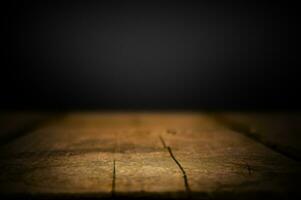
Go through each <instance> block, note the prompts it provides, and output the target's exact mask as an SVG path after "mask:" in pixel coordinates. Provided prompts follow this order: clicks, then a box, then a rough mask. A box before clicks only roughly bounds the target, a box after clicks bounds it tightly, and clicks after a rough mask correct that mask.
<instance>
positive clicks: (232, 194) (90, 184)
mask: <svg viewBox="0 0 301 200" xmlns="http://www.w3.org/2000/svg"><path fill="white" fill-rule="evenodd" d="M250 117H252V115H250ZM2 118H3V116H2ZM4 118H5V117H4ZM17 118H18V115H16V117H15V118H14V117H13V118H11V116H10V120H12V119H13V120H14V121H16V119H17ZM228 119H230V118H228ZM234 119H235V120H234ZM238 119H245V118H244V117H241V118H240V116H235V118H234V117H233V118H231V119H230V120H231V121H229V120H228V121H227V123H223V122H222V121H220V120H217V119H216V117H212V115H207V114H205V113H172V112H171V113H143V112H140V113H138V112H137V113H97V112H94V113H93V112H91V113H87V112H86V113H68V114H66V115H65V117H61V116H60V118H59V117H58V118H57V119H56V120H52V121H49V122H48V123H43V124H42V125H41V126H35V128H31V129H29V130H28V131H27V132H26V133H24V131H23V132H22V134H21V135H20V136H19V137H17V136H16V137H14V139H12V140H7V141H4V142H3V144H2V146H1V150H0V166H1V172H0V194H1V195H2V196H5V197H11V198H19V197H28V198H47V199H48V198H63V199H65V198H75V197H81V198H98V197H103V198H119V197H121V198H133V197H143V198H176V199H177V198H182V199H190V198H191V199H254V198H257V199H258V198H262V199H264V198H267V197H273V198H277V199H287V198H291V197H292V195H299V191H298V189H299V185H298V183H299V180H300V178H301V176H300V175H301V171H300V169H301V168H300V167H301V165H300V161H299V160H298V159H294V157H290V156H287V155H286V154H285V153H282V152H281V151H278V150H277V149H273V148H272V146H269V144H271V143H273V144H274V143H275V144H276V143H277V144H279V145H280V146H282V148H285V146H287V147H290V146H292V147H293V148H294V149H298V148H299V147H300V146H298V145H299V144H300V140H291V139H287V138H295V137H297V138H299V137H300V136H298V135H297V136H296V134H299V133H297V132H296V131H292V130H289V129H287V132H285V130H286V129H285V128H283V131H282V132H281V133H282V135H281V136H278V135H275V137H273V136H272V137H271V135H272V134H273V133H275V134H276V132H277V131H275V132H274V131H273V129H272V128H271V127H272V125H273V124H272V123H271V122H269V123H268V122H266V121H264V119H266V118H264V117H263V118H262V119H260V118H259V117H256V119H257V121H256V123H255V122H254V120H253V121H252V120H243V122H237V121H238ZM248 119H249V118H248ZM5 120H6V121H7V120H9V119H7V118H5ZM232 120H233V121H234V122H235V123H236V124H237V123H243V124H244V125H246V124H248V125H249V124H251V125H250V126H256V127H257V126H258V127H259V125H257V124H265V126H264V125H261V126H260V127H270V128H258V129H260V130H261V131H260V134H262V137H264V138H265V141H264V142H262V141H257V140H256V138H252V137H249V136H248V135H246V134H245V133H243V130H242V131H241V130H240V129H234V128H233V126H230V125H229V123H230V122H231V123H232ZM234 122H233V123H234ZM281 122H283V123H287V122H285V121H281V120H280V121H278V125H277V126H280V125H279V123H281ZM26 123H32V122H30V120H29V121H28V122H26ZM23 124H24V123H23ZM22 126H24V125H22ZM284 126H285V124H284V125H283V126H281V127H284ZM17 129H18V125H17V124H16V125H15V127H14V128H13V129H11V130H12V131H11V134H13V133H16V132H18V130H17ZM3 130H4V129H3ZM5 130H7V129H5ZM284 132H285V133H284ZM5 134H9V131H6V133H5ZM292 134H294V135H292ZM277 137H278V138H277ZM280 137H282V139H281V138H280ZM269 138H271V139H269ZM266 141H268V143H266ZM281 141H283V142H281ZM294 153H295V154H298V150H297V151H294Z"/></svg>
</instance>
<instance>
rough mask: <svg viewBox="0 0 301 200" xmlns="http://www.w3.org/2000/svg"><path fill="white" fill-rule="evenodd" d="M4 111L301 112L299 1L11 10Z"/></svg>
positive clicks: (54, 5) (6, 23)
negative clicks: (203, 110) (174, 110)
mask: <svg viewBox="0 0 301 200" xmlns="http://www.w3.org/2000/svg"><path fill="white" fill-rule="evenodd" d="M2 15H3V16H2V20H3V22H2V28H3V29H4V30H3V31H2V33H4V34H3V36H2V49H3V53H2V55H3V59H2V60H3V62H2V64H1V65H2V67H1V68H2V69H1V86H0V87H1V88H0V89H1V93H0V95H1V100H0V103H1V109H35V110H60V109H217V110H218V109H229V110H230V109H250V110H257V109H272V110H278V109H285V110H286V109H288V110H297V109H299V108H300V97H298V96H299V95H298V93H299V92H300V91H299V90H300V85H299V81H298V79H299V74H298V72H297V68H298V65H297V61H298V60H297V46H298V45H297V39H298V38H299V36H298V34H297V5H296V4H293V3H292V2H288V1H283V2H281V3H276V2H274V3H268V2H262V1H261V2H254V1H250V2H245V1H243V3H242V1H238V2H231V3H230V2H226V1H221V2H217V1H200V2H189V1H183V2H174V1H173V2H172V3H171V2H163V1H160V2H155V1H140V2H134V1H124V2H123V1H120V2H119V1H111V2H105V3H104V2H102V1H72V2H66V1H65V2H64V1H59V2H54V1H50V2H46V1H36V2H35V1H11V2H10V3H8V4H7V5H3V6H2Z"/></svg>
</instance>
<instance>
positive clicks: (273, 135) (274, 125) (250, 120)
mask: <svg viewBox="0 0 301 200" xmlns="http://www.w3.org/2000/svg"><path fill="white" fill-rule="evenodd" d="M215 117H216V119H217V120H219V121H220V122H221V123H224V124H225V125H227V126H228V127H229V128H231V129H233V130H236V131H239V132H241V133H243V134H245V135H247V136H249V137H251V138H253V139H254V140H256V141H258V142H260V143H262V144H264V145H266V146H268V147H270V148H272V149H274V150H275V151H278V152H279V153H282V154H284V155H286V156H288V157H290V158H292V159H294V160H298V161H301V114H300V113H290V114H288V113H239V112H236V113H234V112H232V113H230V112H228V113H217V114H216V115H215Z"/></svg>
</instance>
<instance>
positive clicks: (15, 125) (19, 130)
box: [0, 112, 51, 145]
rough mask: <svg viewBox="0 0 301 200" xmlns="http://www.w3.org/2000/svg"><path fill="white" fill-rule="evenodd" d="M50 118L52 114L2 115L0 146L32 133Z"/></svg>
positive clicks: (7, 113) (0, 116)
mask: <svg viewBox="0 0 301 200" xmlns="http://www.w3.org/2000/svg"><path fill="white" fill-rule="evenodd" d="M50 117H51V115H50V114H45V113H38V112H30V113H29V112H6V113H0V145H1V144H4V143H7V142H10V141H11V140H14V139H15V138H16V137H20V136H22V135H23V134H26V133H27V132H30V131H32V130H33V129H35V128H36V127H37V126H39V125H40V124H41V123H42V122H44V121H47V120H48V119H49V118H50Z"/></svg>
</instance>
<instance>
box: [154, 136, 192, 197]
mask: <svg viewBox="0 0 301 200" xmlns="http://www.w3.org/2000/svg"><path fill="white" fill-rule="evenodd" d="M159 139H160V141H161V142H162V145H163V147H164V149H167V151H168V153H169V155H170V157H171V158H172V159H173V160H174V161H175V163H176V164H177V166H178V167H179V169H180V170H181V173H182V175H183V180H184V185H185V191H186V193H187V194H188V196H190V191H191V190H190V187H189V183H188V177H187V175H186V172H185V170H184V168H183V166H182V165H181V163H180V162H179V161H178V160H177V159H176V157H175V156H174V154H173V152H172V149H171V147H170V146H167V145H166V143H165V141H164V139H163V137H162V136H159Z"/></svg>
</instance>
